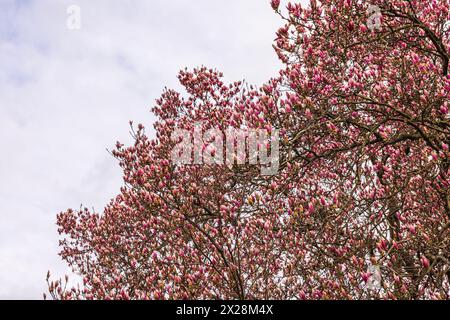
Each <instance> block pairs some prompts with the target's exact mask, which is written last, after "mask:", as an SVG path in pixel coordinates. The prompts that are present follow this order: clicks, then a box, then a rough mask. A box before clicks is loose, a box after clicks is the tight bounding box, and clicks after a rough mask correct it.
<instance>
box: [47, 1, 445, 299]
mask: <svg viewBox="0 0 450 320" xmlns="http://www.w3.org/2000/svg"><path fill="white" fill-rule="evenodd" d="M271 5H272V8H273V9H274V10H275V11H276V12H277V13H278V14H279V15H280V17H281V19H283V21H284V22H285V25H284V26H283V27H282V28H280V29H279V30H278V32H277V38H276V40H275V44H274V48H275V50H276V52H277V54H278V57H279V58H280V60H281V61H282V62H283V64H284V66H283V69H282V70H280V72H279V75H278V76H277V77H275V78H273V79H270V80H269V81H268V82H267V83H266V84H265V85H263V86H262V87H261V88H258V87H253V86H251V85H248V84H246V83H244V82H235V83H232V84H224V83H223V82H222V80H221V77H222V74H221V73H219V72H217V71H215V70H211V69H207V68H205V67H201V68H198V69H195V70H193V71H187V70H184V71H181V72H180V74H179V80H180V82H181V84H182V85H183V87H184V88H185V91H186V92H185V94H181V93H178V92H176V91H174V90H166V91H165V92H164V93H163V94H162V96H161V98H160V99H158V100H157V102H156V106H155V107H154V108H153V112H154V114H155V115H156V116H157V117H158V121H157V122H156V123H155V125H154V127H155V129H156V139H153V140H151V139H149V138H148V137H147V136H146V135H145V129H144V127H143V126H142V125H139V126H138V127H137V128H135V129H133V137H134V140H135V143H134V144H133V145H131V146H128V147H126V146H124V145H122V144H120V143H117V146H116V149H115V150H114V151H113V152H112V153H113V155H114V156H115V157H116V158H117V159H118V160H119V161H120V166H121V167H122V169H123V175H124V186H123V187H122V188H121V190H120V194H119V195H118V196H117V197H116V198H115V199H113V200H111V202H110V203H109V205H108V206H107V207H106V208H105V210H104V212H103V213H102V214H99V213H95V212H91V211H89V210H88V209H82V210H79V211H74V210H67V211H65V212H62V213H60V214H59V215H58V226H59V231H60V233H61V234H63V235H64V238H63V240H62V241H61V247H62V251H61V256H62V258H63V259H64V260H66V261H67V262H68V263H69V265H70V266H71V267H72V268H73V269H74V271H76V272H78V273H79V274H81V275H82V276H83V278H84V281H83V285H82V287H80V288H74V289H72V290H63V288H62V286H63V284H62V283H61V281H54V282H53V281H49V286H50V292H51V294H52V296H53V297H54V298H61V299H75V298H79V299H81V298H86V299H93V298H95V299H182V298H184V299H187V298H189V299H195V298H221V299H358V298H390V299H419V298H435V299H448V298H449V294H450V282H449V281H450V254H449V252H450V234H449V227H450V188H449V184H450V178H449V157H450V153H449V144H450V120H449V113H448V108H449V98H450V76H449V75H448V69H449V58H450V53H449V52H450V41H449V26H450V23H449V20H450V16H449V2H448V1H447V0H433V1H412V0H409V1H407V0H403V1H385V0H373V1H371V3H370V4H369V3H368V2H367V1H352V0H345V1H342V0H341V1H336V0H323V1H315V0H312V1H311V2H310V5H309V6H308V7H302V6H301V5H300V4H297V3H289V4H288V5H287V7H286V8H285V10H282V9H281V8H280V3H279V1H278V0H273V1H272V2H271ZM197 122H201V123H202V130H208V129H210V128H213V127H214V128H218V129H219V130H222V131H225V130H227V128H236V129H238V128H257V129H264V130H267V131H269V132H272V131H273V130H278V131H279V139H280V141H279V148H280V150H279V154H280V159H279V162H280V163H279V171H278V174H276V175H272V176H262V175H261V174H260V171H259V169H258V168H257V167H255V166H251V165H249V164H244V165H237V164H236V165H232V166H225V165H222V166H221V165H215V164H203V165H202V164H193V165H177V164H174V163H173V162H172V161H171V152H172V150H173V148H174V146H175V145H176V144H177V142H179V141H177V140H176V139H173V133H174V131H175V130H177V129H180V128H181V129H185V130H194V123H197ZM208 143H210V141H208V140H205V141H203V143H202V146H201V150H203V151H204V150H206V151H205V152H209V151H208V150H210V149H208Z"/></svg>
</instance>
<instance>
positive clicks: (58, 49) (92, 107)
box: [0, 0, 281, 299]
mask: <svg viewBox="0 0 450 320" xmlns="http://www.w3.org/2000/svg"><path fill="white" fill-rule="evenodd" d="M70 5H76V6H78V7H79V8H80V9H81V28H80V29H79V30H71V29H69V28H68V27H67V19H68V18H69V14H68V13H67V8H68V7H69V6H70ZM279 26H281V20H280V19H279V17H277V16H276V15H275V14H274V13H273V11H272V9H271V8H270V5H269V0H245V1H243V0H196V1H192V0H134V1H125V0H84V1H82V0H80V1H77V0H71V1H63V0H16V1H14V0H0V150H1V156H0V218H1V220H0V299H18V298H24V299H40V298H41V297H42V293H43V292H44V291H45V290H46V285H45V281H44V279H45V274H46V272H47V270H49V269H50V270H51V271H52V273H53V274H54V275H56V276H61V275H64V274H65V273H67V272H69V270H68V269H67V267H66V266H65V264H64V263H63V262H62V261H61V260H60V258H59V257H58V255H57V253H58V235H57V231H56V226H55V216H56V214H57V213H58V212H59V211H62V210H65V209H67V208H79V207H80V205H81V204H83V205H84V206H87V207H94V208H95V209H96V210H99V211H100V210H102V208H103V206H104V205H105V204H106V203H107V202H108V201H109V199H110V198H112V197H113V196H114V195H115V194H117V193H118V190H119V188H120V186H121V183H122V181H121V171H120V168H119V166H118V165H117V163H116V161H115V160H114V158H112V157H111V156H110V155H109V154H108V153H107V151H106V149H107V148H112V147H113V145H114V144H115V142H116V141H117V140H119V141H121V142H125V143H127V142H130V137H129V133H128V129H129V127H128V120H134V121H135V123H138V122H142V123H144V124H145V125H146V126H147V127H151V124H152V122H153V121H154V117H153V115H152V114H151V113H150V108H151V107H152V105H153V103H154V100H155V99H156V98H158V97H159V95H160V94H161V92H162V89H163V88H164V87H165V86H168V87H172V88H179V85H178V83H177V78H176V75H177V72H178V70H179V69H182V68H184V67H188V68H193V67H195V66H200V65H206V66H208V67H215V68H217V69H219V70H221V71H223V72H224V74H225V78H226V80H229V81H234V80H240V79H243V78H245V79H247V80H248V81H249V82H250V83H254V84H261V83H263V82H264V81H265V80H266V79H268V78H270V77H271V76H274V75H276V73H277V70H278V67H279V64H278V61H277V58H276V55H275V53H274V51H273V49H272V41H273V39H274V37H275V31H276V29H277V28H278V27H279Z"/></svg>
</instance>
